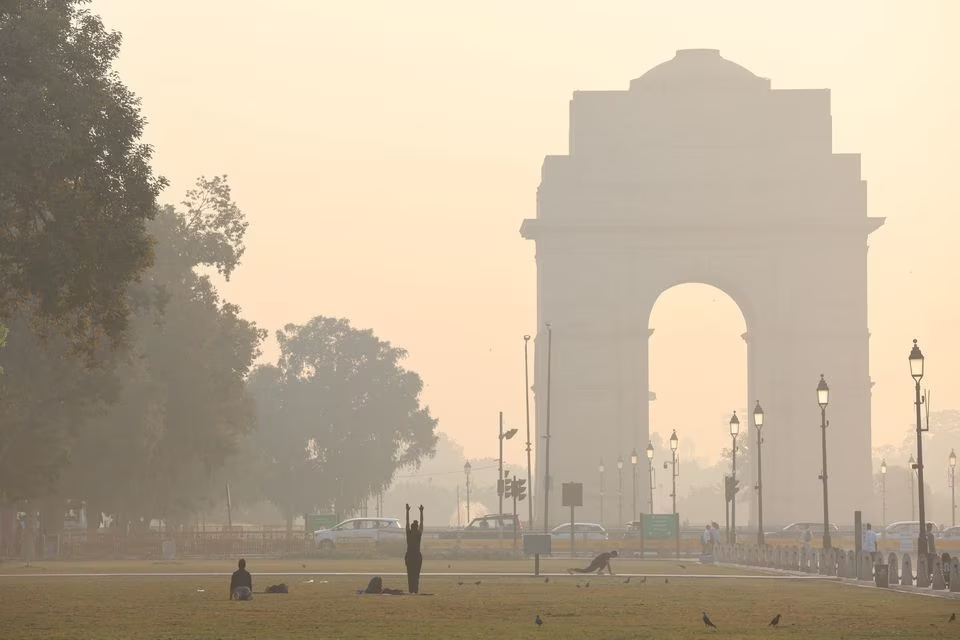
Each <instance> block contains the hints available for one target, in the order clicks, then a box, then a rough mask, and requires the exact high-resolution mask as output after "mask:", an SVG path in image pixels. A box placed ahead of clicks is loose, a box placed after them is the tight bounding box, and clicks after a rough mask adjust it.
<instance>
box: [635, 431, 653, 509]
mask: <svg viewBox="0 0 960 640" xmlns="http://www.w3.org/2000/svg"><path fill="white" fill-rule="evenodd" d="M633 455H634V456H636V455H637V454H636V453H634V454H633ZM647 460H649V461H650V505H649V506H648V513H653V485H654V484H655V482H656V481H655V479H654V475H653V443H652V442H650V443H648V444H647Z"/></svg>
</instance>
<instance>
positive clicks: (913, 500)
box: [907, 453, 917, 520]
mask: <svg viewBox="0 0 960 640" xmlns="http://www.w3.org/2000/svg"><path fill="white" fill-rule="evenodd" d="M907 466H908V467H909V472H910V519H911V520H916V519H917V494H916V493H915V492H914V490H913V489H914V487H916V486H917V483H916V482H914V481H913V479H914V478H915V477H916V475H917V461H916V459H915V458H914V457H913V454H912V453H911V454H910V459H909V460H907Z"/></svg>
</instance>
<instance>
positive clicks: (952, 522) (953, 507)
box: [950, 467, 957, 527]
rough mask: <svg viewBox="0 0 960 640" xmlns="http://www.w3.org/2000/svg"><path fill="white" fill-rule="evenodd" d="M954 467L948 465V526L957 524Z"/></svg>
mask: <svg viewBox="0 0 960 640" xmlns="http://www.w3.org/2000/svg"><path fill="white" fill-rule="evenodd" d="M955 472H956V468H954V467H950V526H951V527H955V526H957V483H956V476H955Z"/></svg>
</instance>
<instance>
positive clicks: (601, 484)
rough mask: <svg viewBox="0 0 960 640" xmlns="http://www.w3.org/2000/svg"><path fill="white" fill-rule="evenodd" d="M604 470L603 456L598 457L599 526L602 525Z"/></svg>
mask: <svg viewBox="0 0 960 640" xmlns="http://www.w3.org/2000/svg"><path fill="white" fill-rule="evenodd" d="M604 471H605V469H604V466H603V458H600V526H601V527H602V526H603V489H604V487H603V472H604Z"/></svg>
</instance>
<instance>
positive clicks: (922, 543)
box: [910, 340, 927, 554]
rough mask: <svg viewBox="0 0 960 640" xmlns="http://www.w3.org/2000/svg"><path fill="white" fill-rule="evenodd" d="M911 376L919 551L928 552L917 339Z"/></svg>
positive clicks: (920, 364) (921, 376)
mask: <svg viewBox="0 0 960 640" xmlns="http://www.w3.org/2000/svg"><path fill="white" fill-rule="evenodd" d="M910 376H911V377H913V382H914V388H915V389H916V400H915V401H914V404H916V406H917V484H918V485H920V489H919V494H920V498H919V500H918V504H919V505H920V539H919V540H918V541H917V542H918V544H917V553H921V554H925V553H927V524H926V514H925V512H924V497H923V437H922V436H923V432H924V428H923V422H922V421H921V417H920V405H921V404H923V399H922V398H921V397H920V380H921V379H923V354H922V353H920V347H918V346H917V341H916V340H914V341H913V349H911V350H910Z"/></svg>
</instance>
